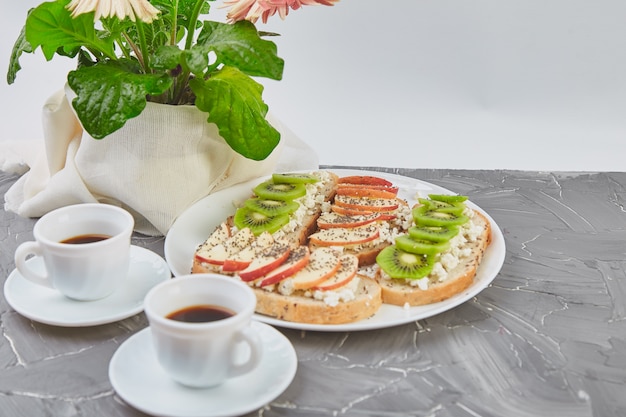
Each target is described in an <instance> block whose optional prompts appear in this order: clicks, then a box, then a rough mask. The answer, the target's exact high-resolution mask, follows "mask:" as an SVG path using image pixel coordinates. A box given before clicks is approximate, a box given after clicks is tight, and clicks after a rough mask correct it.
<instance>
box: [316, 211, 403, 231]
mask: <svg viewBox="0 0 626 417" xmlns="http://www.w3.org/2000/svg"><path fill="white" fill-rule="evenodd" d="M393 219H395V216H394V215H393V214H387V213H372V214H363V215H358V216H348V215H343V214H339V213H332V212H331V213H323V214H322V215H321V216H320V217H318V219H317V227H319V228H320V229H332V228H335V227H340V228H350V227H359V226H364V225H366V224H370V223H374V222H378V221H386V220H393Z"/></svg>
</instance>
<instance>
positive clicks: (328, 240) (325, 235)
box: [309, 224, 380, 246]
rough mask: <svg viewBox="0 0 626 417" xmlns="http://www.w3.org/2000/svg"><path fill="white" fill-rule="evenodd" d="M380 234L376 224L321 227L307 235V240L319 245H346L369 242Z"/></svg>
mask: <svg viewBox="0 0 626 417" xmlns="http://www.w3.org/2000/svg"><path fill="white" fill-rule="evenodd" d="M379 235H380V231H379V229H378V226H377V225H375V224H368V225H365V226H360V227H351V228H347V229H346V228H333V229H322V230H320V231H319V232H316V233H313V234H312V235H311V236H309V242H311V243H314V244H316V245H320V246H346V245H358V244H361V243H366V242H370V241H372V240H374V239H376V238H377V237H378V236H379Z"/></svg>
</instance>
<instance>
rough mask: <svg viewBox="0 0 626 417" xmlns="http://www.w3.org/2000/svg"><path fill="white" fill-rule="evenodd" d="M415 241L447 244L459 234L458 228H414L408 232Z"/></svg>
mask: <svg viewBox="0 0 626 417" xmlns="http://www.w3.org/2000/svg"><path fill="white" fill-rule="evenodd" d="M408 233H409V236H411V237H412V238H413V239H416V240H421V239H427V240H432V241H435V242H447V241H449V240H450V239H452V238H453V237H454V236H456V235H457V234H458V233H459V228H458V227H457V226H412V227H410V228H409V230H408Z"/></svg>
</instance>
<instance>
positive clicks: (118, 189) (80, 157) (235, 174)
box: [0, 90, 319, 235]
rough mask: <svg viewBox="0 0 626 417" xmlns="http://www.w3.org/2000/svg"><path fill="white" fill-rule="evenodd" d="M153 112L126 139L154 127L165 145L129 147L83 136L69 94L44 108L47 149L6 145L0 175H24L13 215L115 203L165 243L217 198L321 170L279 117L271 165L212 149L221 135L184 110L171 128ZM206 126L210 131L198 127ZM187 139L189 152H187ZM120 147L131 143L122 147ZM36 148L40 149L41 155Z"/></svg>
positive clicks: (221, 144)
mask: <svg viewBox="0 0 626 417" xmlns="http://www.w3.org/2000/svg"><path fill="white" fill-rule="evenodd" d="M152 106H154V105H153V104H152V103H148V106H147V107H146V109H145V110H144V112H143V113H142V115H141V116H142V117H144V118H148V119H149V120H148V123H147V124H146V123H142V124H141V125H139V124H138V123H135V121H136V119H131V120H129V121H128V122H127V123H126V125H125V126H124V129H125V130H126V132H125V136H128V133H129V131H130V133H131V135H132V132H136V133H137V134H138V135H139V134H145V133H146V132H145V129H146V126H148V129H150V128H151V129H153V130H154V132H153V133H154V136H155V137H157V135H158V134H159V133H165V135H160V136H164V137H165V139H164V140H156V139H155V140H142V141H141V142H140V143H134V144H132V145H129V146H125V144H126V143H127V142H126V141H128V138H127V137H124V138H121V137H119V136H118V135H117V133H118V132H114V133H113V134H111V135H109V136H107V137H105V138H104V139H101V140H95V139H93V138H91V137H90V136H89V135H88V134H87V133H86V132H83V129H82V127H81V125H80V123H79V121H78V119H77V118H76V116H75V114H74V112H73V109H72V108H71V105H70V103H69V101H68V99H67V98H66V95H65V93H64V91H63V90H61V91H59V92H57V93H56V94H54V95H53V96H51V97H50V98H49V99H48V100H47V102H46V103H45V105H44V107H43V118H42V122H43V128H44V138H43V143H42V142H41V141H27V142H30V143H29V144H28V145H27V146H25V145H24V144H23V143H18V142H15V141H13V142H7V141H0V147H1V148H2V152H1V153H0V168H1V169H2V170H4V171H8V172H16V173H19V174H23V175H22V176H21V177H20V178H19V179H18V180H17V182H16V183H15V184H14V185H13V186H12V187H11V188H10V189H9V190H8V191H7V193H6V195H5V209H6V210H8V211H12V212H15V213H17V214H19V215H20V216H23V217H40V216H42V215H44V214H45V213H47V212H49V211H51V210H53V209H55V208H58V207H62V206H65V205H70V204H76V203H91V202H102V203H109V204H114V205H118V206H121V207H124V208H125V209H127V210H129V211H130V212H131V213H132V214H133V216H134V217H135V221H136V225H135V230H137V231H138V232H141V233H144V234H148V235H165V234H167V231H168V230H169V228H170V226H171V225H172V223H173V222H174V220H175V219H176V217H177V216H178V215H179V214H181V213H182V212H183V211H184V210H185V209H186V208H187V207H189V206H190V205H191V204H193V203H194V202H196V201H197V200H199V199H200V198H202V197H205V196H206V195H208V194H210V193H212V192H215V191H218V190H221V189H224V188H227V187H230V186H232V185H235V184H237V183H240V182H243V181H247V180H249V179H252V178H257V177H260V176H263V175H268V174H270V173H272V172H278V171H285V172H286V171H294V170H308V169H311V170H313V169H317V168H318V166H319V165H318V157H317V154H316V153H315V152H314V151H313V149H311V148H310V147H309V146H308V145H307V144H306V143H304V142H303V141H302V140H300V139H299V138H298V137H296V135H294V134H293V132H291V131H290V130H289V129H288V128H286V127H285V126H284V125H282V124H281V123H280V122H279V121H278V120H276V118H274V117H272V116H271V115H268V120H269V121H270V123H272V125H273V126H274V127H275V128H276V129H278V130H279V131H280V133H281V141H280V144H279V145H278V147H277V148H276V149H275V150H274V151H273V152H272V154H271V155H270V156H269V157H268V158H267V159H265V160H264V161H252V160H249V159H246V158H244V157H242V156H241V155H239V154H236V153H235V152H233V151H232V150H231V149H230V147H228V145H227V144H226V143H225V141H224V140H223V139H222V138H221V137H218V136H217V135H214V136H216V138H215V139H212V142H211V143H208V142H207V140H206V138H205V136H204V135H203V129H204V130H206V129H213V130H214V131H215V132H217V128H216V127H215V126H214V125H212V124H208V123H207V122H206V114H204V113H201V112H198V111H196V109H195V108H194V107H192V106H184V107H186V108H187V109H188V110H189V111H183V112H182V115H180V114H179V116H171V117H172V118H173V119H172V120H168V123H157V121H158V122H162V121H163V120H162V118H163V117H170V116H164V115H163V114H162V113H158V112H153V111H152ZM150 118H151V120H150ZM177 118H178V119H180V120H174V119H177ZM198 118H200V119H202V120H203V121H204V123H203V124H202V123H199V124H198V123H191V122H190V120H191V121H193V120H194V119H198ZM198 126H200V127H198ZM139 129H141V132H139V131H138V130H139ZM163 129H166V130H167V131H166V132H162V130H163ZM131 137H132V136H131ZM180 138H185V142H186V144H187V145H188V146H184V147H183V146H181V141H180V140H179V139H180ZM117 139H119V140H121V139H124V141H125V142H124V143H121V144H120V143H116V142H115V141H116V140H117ZM33 144H37V145H39V146H37V147H36V148H39V149H33V146H32V145H33ZM120 145H122V146H120Z"/></svg>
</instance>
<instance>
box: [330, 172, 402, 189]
mask: <svg viewBox="0 0 626 417" xmlns="http://www.w3.org/2000/svg"><path fill="white" fill-rule="evenodd" d="M339 184H368V185H386V186H388V187H391V186H393V183H392V182H391V181H388V180H386V179H384V178H380V177H375V176H373V175H349V176H346V177H341V178H339Z"/></svg>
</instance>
